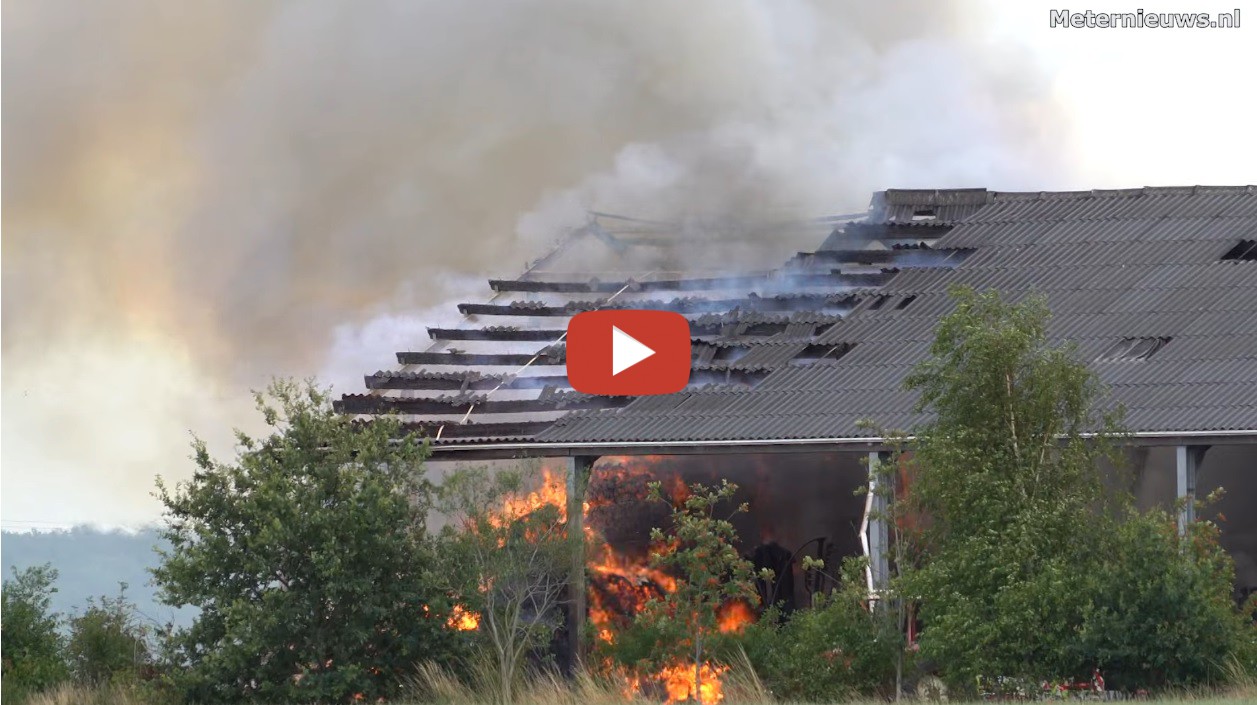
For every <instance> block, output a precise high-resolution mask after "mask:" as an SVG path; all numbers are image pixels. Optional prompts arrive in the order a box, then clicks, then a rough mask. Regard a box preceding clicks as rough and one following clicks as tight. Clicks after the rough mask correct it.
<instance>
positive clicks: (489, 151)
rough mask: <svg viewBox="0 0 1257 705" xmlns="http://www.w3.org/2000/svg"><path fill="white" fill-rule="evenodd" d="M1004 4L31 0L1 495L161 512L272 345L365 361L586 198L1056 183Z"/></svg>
mask: <svg viewBox="0 0 1257 705" xmlns="http://www.w3.org/2000/svg"><path fill="white" fill-rule="evenodd" d="M977 11H978V10H977V9H976V8H975V7H973V6H970V5H966V4H944V3H936V2H927V1H925V0H897V1H895V2H890V3H880V4H877V5H872V4H869V3H862V2H855V1H851V2H819V1H817V2H807V1H803V0H794V1H784V0H783V1H777V2H771V3H770V2H752V1H750V0H745V1H732V2H731V1H729V0H707V1H700V0H695V1H691V2H686V3H676V2H651V1H641V0H639V1H637V2H623V3H620V2H614V3H606V2H594V1H593V0H588V1H561V0H530V1H524V2H515V3H506V4H493V5H492V6H491V7H490V6H487V5H482V4H479V3H451V2H435V1H429V2H413V1H412V2H400V1H399V2H384V3H376V4H371V5H359V4H344V3H332V2H322V1H317V0H316V1H305V2H298V1H297V0H271V1H269V2H247V3H246V2H226V3H203V4H197V5H184V4H179V5H171V4H169V3H162V2H157V1H156V0H114V1H113V2H108V3H87V4H74V5H67V4H63V3H40V2H29V1H27V2H22V1H21V0H15V1H14V2H9V3H5V7H4V17H3V20H4V22H3V26H4V30H3V32H4V36H3V39H4V62H3V63H4V76H3V78H4V84H5V89H6V91H5V98H6V99H5V104H4V114H3V128H4V131H5V133H6V136H8V137H9V138H10V139H9V140H8V144H7V145H6V146H7V147H8V149H7V150H5V152H4V164H3V166H4V169H5V176H6V177H7V178H6V179H5V180H4V185H3V188H4V193H3V196H4V214H3V226H4V231H5V232H4V234H5V237H4V243H3V255H4V263H3V276H4V284H3V287H4V291H3V293H4V296H3V354H4V362H3V365H4V376H5V380H4V381H5V385H4V413H5V423H4V431H3V441H4V444H3V446H4V452H3V456H4V457H3V464H4V466H5V478H4V485H5V488H4V489H5V491H4V496H5V500H4V512H5V514H6V515H8V516H12V517H15V518H32V519H40V520H46V519H55V520H58V521H61V520H64V521H67V522H69V521H76V520H82V519H83V518H85V517H90V518H91V519H93V520H96V521H100V522H105V523H125V522H133V521H136V520H138V519H146V518H150V517H151V516H152V512H153V509H154V507H155V505H154V503H153V502H152V500H151V499H148V494H147V491H148V489H149V487H150V486H151V485H150V483H151V480H152V477H153V475H155V474H159V473H160V474H163V475H169V476H173V477H180V476H182V475H183V474H184V473H185V472H186V471H187V469H188V467H189V464H188V463H187V462H186V461H185V460H184V457H185V455H186V445H185V443H186V440H187V437H186V435H185V433H184V431H185V430H186V429H188V428H193V429H195V430H197V431H198V432H200V433H204V434H206V435H208V436H209V438H210V440H211V441H212V442H215V443H217V444H218V445H219V447H220V448H224V449H225V448H226V446H227V444H228V443H229V442H230V436H229V435H228V433H227V430H228V428H229V427H231V426H233V425H242V424H245V425H247V421H248V420H249V418H250V417H249V416H248V413H247V412H246V411H245V410H246V409H248V407H249V406H250V403H249V401H248V399H247V397H246V395H245V394H244V393H243V392H244V390H245V389H246V388H247V387H249V386H258V385H260V384H262V383H264V382H265V380H266V379H267V378H268V377H269V376H271V375H298V376H302V375H307V374H310V373H314V372H318V371H323V372H324V373H325V374H327V375H328V376H329V380H331V381H335V382H337V383H338V384H344V385H352V386H350V387H348V388H349V389H354V388H357V385H358V384H360V382H359V381H358V379H357V376H358V375H360V374H361V373H362V372H366V371H371V370H374V369H376V368H378V367H383V366H387V365H388V364H390V362H391V360H392V357H391V352H392V351H393V350H395V349H398V348H401V347H407V346H412V345H422V344H423V342H424V337H423V335H422V325H416V324H432V323H437V322H440V321H434V320H432V319H431V318H427V319H424V318H421V317H420V314H421V313H422V314H425V315H426V313H427V312H429V311H431V310H433V307H434V306H437V305H439V304H442V302H445V301H447V300H448V299H449V298H450V297H451V296H454V295H457V296H463V295H465V294H466V292H465V289H466V285H465V282H467V281H477V280H479V279H480V278H481V277H483V276H484V275H487V274H490V273H492V274H495V275H502V276H511V275H513V274H515V273H516V272H518V271H519V270H520V269H521V268H522V266H523V265H524V263H525V262H526V261H527V260H529V259H531V258H533V257H536V256H537V255H539V254H540V253H541V252H542V251H543V250H544V248H545V247H546V246H547V244H548V243H549V242H550V241H551V240H552V239H553V238H554V237H556V235H558V234H559V233H560V232H561V231H562V229H563V228H564V227H567V226H569V225H572V224H574V223H577V222H580V221H581V220H583V219H584V214H585V210H586V209H588V208H597V209H601V210H610V211H618V212H626V213H630V214H633V215H638V216H642V217H648V218H662V219H686V218H693V217H696V216H704V217H705V216H711V215H714V216H720V217H725V218H729V217H734V218H756V217H778V216H780V215H782V214H789V215H800V216H812V215H824V214H826V213H831V212H846V211H850V210H852V209H855V210H862V209H863V207H864V206H865V205H866V203H867V199H868V194H869V192H870V191H872V190H874V189H877V188H884V187H887V186H899V187H912V186H929V187H935V186H974V185H991V186H999V187H1002V188H1021V187H1031V186H1033V187H1034V188H1045V187H1050V186H1051V185H1052V184H1053V183H1054V182H1056V181H1057V180H1058V178H1059V175H1060V174H1063V173H1064V170H1063V168H1061V167H1060V166H1059V162H1057V161H1056V159H1057V157H1055V156H1054V155H1057V154H1059V153H1060V152H1059V144H1060V139H1061V138H1062V135H1060V134H1059V132H1058V131H1059V129H1060V128H1059V127H1058V126H1059V125H1061V124H1063V120H1061V118H1060V115H1059V113H1058V111H1057V109H1056V108H1055V106H1054V105H1053V103H1052V101H1051V99H1050V95H1049V91H1048V90H1047V87H1046V82H1044V81H1042V80H1041V79H1040V77H1039V76H1038V75H1037V73H1036V72H1035V70H1034V67H1033V65H1031V64H1030V63H1029V61H1028V60H1023V57H1021V56H1020V55H1018V54H1017V53H1015V52H1012V51H1011V50H1007V49H1003V48H1000V47H995V46H992V45H989V44H987V43H985V42H984V41H983V40H981V39H979V38H977V37H975V36H971V35H970V34H968V33H967V31H966V21H967V20H969V19H971V18H973V17H974V16H975V13H976V12H977ZM398 331H406V332H408V333H409V332H413V333H414V335H412V336H411V337H410V338H409V339H408V341H402V340H400V339H399V335H398ZM372 355H374V356H376V357H375V358H374V359H376V360H377V362H375V363H370V364H364V363H363V360H364V359H367V358H369V357H370V356H372Z"/></svg>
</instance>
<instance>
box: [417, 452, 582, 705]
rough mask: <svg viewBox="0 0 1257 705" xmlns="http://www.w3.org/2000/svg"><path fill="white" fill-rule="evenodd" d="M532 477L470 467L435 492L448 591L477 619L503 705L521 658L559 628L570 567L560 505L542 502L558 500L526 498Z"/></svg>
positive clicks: (535, 495)
mask: <svg viewBox="0 0 1257 705" xmlns="http://www.w3.org/2000/svg"><path fill="white" fill-rule="evenodd" d="M532 480H535V474H534V473H530V472H525V471H516V470H506V471H501V472H498V473H490V472H488V471H487V470H485V469H483V468H474V469H469V470H463V471H459V472H455V473H453V474H451V475H449V476H448V477H447V478H446V479H445V482H444V483H442V487H441V505H440V506H441V508H442V513H443V514H444V515H445V516H446V517H447V518H448V519H449V523H448V524H447V525H446V527H445V529H444V530H443V531H444V535H443V539H444V540H443V541H442V547H443V549H444V551H445V554H444V560H443V565H444V566H445V567H446V568H445V570H444V573H445V574H446V575H447V576H448V577H449V578H450V581H449V583H448V589H449V591H450V592H451V593H453V594H455V595H456V596H457V598H458V600H459V601H460V603H461V604H463V605H466V608H467V609H469V610H472V611H474V612H475V613H476V615H477V616H478V618H479V620H478V629H477V631H478V633H479V634H480V635H481V641H480V646H481V648H482V649H483V651H482V653H483V654H484V655H485V656H487V660H488V662H489V663H490V664H492V666H493V668H494V671H495V673H496V675H497V682H496V683H495V684H494V691H495V692H494V694H495V695H496V696H497V698H498V699H499V701H500V702H501V703H504V705H510V703H512V702H514V694H515V685H516V683H517V682H518V680H519V677H520V675H521V671H522V666H523V665H524V663H525V661H526V659H527V657H528V656H529V655H530V654H533V653H536V652H537V650H538V649H539V648H540V647H543V646H547V645H548V644H549V642H550V639H551V638H552V637H553V635H554V633H555V630H556V629H557V628H558V627H559V625H560V624H561V623H562V619H563V615H562V613H561V611H560V609H559V608H560V606H561V605H562V604H563V603H564V599H565V595H566V590H565V588H566V586H567V584H568V581H569V578H570V575H571V570H572V562H571V553H570V548H571V547H570V545H569V543H568V538H567V530H566V506H563V505H562V504H561V501H559V502H556V501H548V500H562V499H563V498H562V497H558V496H555V497H549V498H546V497H541V496H540V495H539V494H538V493H529V492H528V488H530V487H532V486H534V485H535V483H534V482H532ZM545 489H546V488H544V487H543V488H542V490H541V492H544V491H545ZM534 500H536V501H534Z"/></svg>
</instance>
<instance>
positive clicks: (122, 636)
mask: <svg viewBox="0 0 1257 705" xmlns="http://www.w3.org/2000/svg"><path fill="white" fill-rule="evenodd" d="M151 636H152V630H151V629H150V628H149V626H148V625H146V624H144V623H143V622H141V621H140V619H139V615H138V614H137V613H136V609H135V605H134V604H132V603H131V602H130V601H128V600H127V598H126V584H125V583H124V584H123V585H122V587H121V589H120V590H119V591H118V596H117V597H101V598H100V600H99V601H97V600H94V599H89V600H88V604H87V608H86V609H85V610H84V611H83V612H82V614H79V615H77V616H75V617H73V618H71V619H70V639H69V642H68V643H67V644H66V656H67V658H68V660H69V663H70V668H71V670H72V671H73V673H74V677H75V680H77V681H79V682H80V683H83V684H87V685H101V684H104V683H109V682H112V681H114V680H115V679H119V678H122V679H126V680H134V679H135V678H136V677H138V676H139V671H140V668H141V667H142V666H144V665H146V664H148V663H149V660H150V649H149V640H150V637H151Z"/></svg>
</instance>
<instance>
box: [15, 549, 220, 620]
mask: <svg viewBox="0 0 1257 705" xmlns="http://www.w3.org/2000/svg"><path fill="white" fill-rule="evenodd" d="M159 543H161V539H160V537H159V536H158V534H157V531H156V530H154V529H147V530H145V531H141V532H139V533H128V532H125V531H98V530H96V529H89V528H85V527H78V528H75V529H71V530H69V531H41V532H31V533H13V532H8V531H6V532H4V533H3V534H2V535H0V561H2V562H3V565H4V577H5V579H6V580H7V579H9V578H11V577H12V576H13V568H14V567H16V568H17V569H19V570H22V569H25V568H28V567H30V566H34V565H42V564H44V563H51V564H52V567H53V568H56V569H57V570H58V571H59V572H60V573H61V576H60V578H59V579H58V580H57V590H58V591H57V593H56V594H55V595H53V609H54V610H56V611H58V612H62V613H64V614H67V615H69V614H73V613H75V612H77V611H80V610H81V609H82V608H83V607H84V606H85V605H86V604H87V598H89V597H100V596H101V595H109V596H114V595H117V594H118V583H120V582H124V583H126V584H127V597H128V598H129V599H130V600H131V602H134V603H135V605H136V606H137V607H138V608H139V610H140V612H141V613H142V614H143V615H145V616H147V617H149V618H151V619H153V620H155V621H156V622H158V623H159V624H166V623H167V622H174V623H175V624H176V625H187V624H190V623H191V621H192V618H193V616H194V615H195V611H193V610H191V609H188V608H184V609H182V610H174V609H172V608H170V607H167V606H166V605H163V604H160V603H159V602H157V599H156V588H154V587H153V585H152V576H151V575H150V574H149V572H148V569H149V568H152V567H154V566H156V565H157V563H158V558H159V557H158V555H157V553H156V550H155V549H156V547H157V546H158V544H159Z"/></svg>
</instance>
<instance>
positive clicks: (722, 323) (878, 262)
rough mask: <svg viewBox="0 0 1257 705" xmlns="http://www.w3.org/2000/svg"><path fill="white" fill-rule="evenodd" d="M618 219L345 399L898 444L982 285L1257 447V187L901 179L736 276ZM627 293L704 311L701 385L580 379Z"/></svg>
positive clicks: (654, 429) (436, 411)
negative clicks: (940, 343)
mask: <svg viewBox="0 0 1257 705" xmlns="http://www.w3.org/2000/svg"><path fill="white" fill-rule="evenodd" d="M608 222H611V221H608V220H607V216H605V215H602V214H598V216H597V217H594V218H591V220H590V222H589V224H588V225H587V226H586V227H584V228H581V229H579V230H577V231H575V232H574V233H573V234H571V235H570V236H569V237H568V238H567V239H566V240H564V241H563V242H562V243H560V245H559V247H558V248H556V250H555V251H554V252H552V253H550V254H549V255H547V256H546V257H544V258H542V259H541V260H539V261H538V262H536V263H534V265H533V266H532V267H530V268H529V270H528V271H526V272H525V273H524V274H523V275H522V276H520V277H519V278H518V279H514V280H491V281H490V287H491V288H492V290H493V291H494V292H495V294H494V296H493V298H492V299H491V300H490V301H489V302H488V303H466V304H462V305H460V306H459V310H460V312H461V313H462V314H464V320H463V322H462V323H461V324H459V325H458V326H457V327H454V328H430V329H429V334H430V336H431V338H432V341H433V342H432V344H431V345H429V346H427V347H426V348H425V349H424V350H422V351H404V352H399V353H397V361H398V363H399V365H400V367H399V368H397V369H393V370H389V371H380V372H376V373H374V374H371V375H368V376H367V377H366V385H367V388H368V390H369V393H367V394H347V395H344V396H343V397H342V399H341V400H340V402H339V403H338V408H339V409H340V410H341V411H343V412H345V413H349V414H354V415H358V416H360V417H361V418H364V419H366V418H370V417H371V416H373V415H376V414H382V413H398V414H401V415H402V418H403V420H404V421H405V423H406V424H407V426H408V427H409V428H410V429H412V430H415V431H417V432H419V433H420V434H422V435H424V436H426V437H428V438H430V439H432V444H433V448H434V449H435V450H436V451H437V452H438V453H441V454H448V455H452V456H457V457H464V456H473V455H474V456H479V457H515V456H521V455H543V456H544V455H569V454H578V453H579V454H632V453H651V452H696V451H699V450H702V451H703V452H718V451H720V450H732V449H740V450H749V449H759V450H769V449H774V448H782V447H787V446H789V447H794V448H798V447H803V446H811V447H815V446H818V445H829V446H842V445H852V444H855V445H864V446H867V445H870V444H876V443H877V442H878V441H879V440H880V439H876V438H874V437H873V436H875V435H876V431H873V430H871V429H870V428H868V427H867V426H866V424H864V423H863V422H864V421H866V420H871V421H874V422H876V424H878V425H879V426H881V427H882V428H899V429H909V428H911V427H912V426H913V425H914V424H916V423H918V422H919V421H921V418H920V417H919V415H918V414H916V413H914V411H913V406H914V404H915V401H916V397H915V395H914V394H913V393H910V392H907V391H904V390H903V389H902V383H903V379H904V377H905V376H906V375H907V374H908V372H909V371H910V370H911V368H912V366H913V365H914V364H916V363H917V362H919V361H920V360H922V359H924V358H925V357H926V356H927V355H928V348H929V345H930V342H931V340H932V338H933V332H934V329H935V327H936V325H937V323H938V321H939V318H940V317H941V316H943V315H944V314H946V313H947V312H949V311H950V310H951V307H952V303H951V301H950V299H949V296H948V294H947V289H948V288H949V287H950V286H952V285H954V284H963V285H968V286H972V287H974V288H977V289H989V288H993V289H998V290H1000V291H1001V292H1004V293H1005V294H1006V295H1008V296H1011V297H1014V298H1020V297H1022V296H1024V295H1026V294H1029V293H1040V294H1043V295H1045V296H1046V297H1047V300H1048V304H1049V306H1050V308H1051V310H1052V314H1053V317H1052V321H1051V325H1050V327H1049V336H1050V337H1051V338H1052V339H1053V340H1054V341H1067V340H1068V341H1073V342H1074V343H1076V344H1077V346H1078V353H1079V355H1080V356H1081V358H1082V359H1083V360H1085V361H1086V362H1088V363H1089V364H1091V365H1092V367H1093V368H1094V369H1095V370H1096V371H1097V372H1098V373H1099V376H1100V378H1101V380H1102V381H1103V382H1105V383H1106V384H1107V385H1109V387H1110V389H1111V390H1112V394H1113V396H1114V398H1115V400H1116V401H1120V402H1121V403H1123V404H1124V405H1125V407H1126V412H1127V415H1126V423H1127V426H1128V427H1129V428H1130V429H1131V431H1132V432H1133V433H1134V438H1136V439H1144V440H1145V441H1146V442H1155V443H1157V444H1161V443H1171V442H1183V439H1193V440H1192V441H1191V442H1196V443H1222V442H1257V187H1254V186H1244V187H1200V186H1197V187H1184V188H1143V189H1130V190H1111V191H1082V192H1041V193H1007V192H994V191H987V190H986V189H953V190H888V191H885V192H879V193H876V194H874V197H873V201H872V204H871V205H870V208H869V211H868V212H867V213H866V214H860V215H859V216H836V217H834V218H831V219H821V220H818V221H810V222H808V223H782V224H778V225H777V226H775V227H777V228H780V229H781V230H782V231H785V230H787V229H788V230H791V231H792V232H793V233H794V234H796V235H797V234H798V233H800V232H803V233H807V232H812V233H815V234H814V236H813V237H814V240H813V242H815V241H816V240H822V241H821V242H820V244H819V246H818V247H816V248H815V249H814V250H810V251H806V252H799V253H797V254H796V255H794V256H793V257H790V258H789V259H787V260H786V261H785V262H783V263H782V264H781V265H780V266H778V267H775V268H773V269H771V270H766V271H745V270H744V271H737V272H732V273H731V272H729V271H722V272H716V273H713V272H699V271H696V269H697V268H695V267H688V268H686V271H685V272H676V271H665V270H664V269H662V268H660V267H657V266H655V265H654V264H652V259H651V257H649V256H645V257H643V256H641V253H642V252H658V251H660V250H669V248H672V250H671V251H670V252H669V256H670V257H672V258H673V259H675V258H677V256H678V255H677V251H676V248H678V247H680V246H689V247H694V248H696V249H698V250H700V251H701V250H702V248H714V247H721V246H722V243H721V242H720V241H715V242H710V241H708V242H693V241H688V242H685V243H682V244H678V243H677V242H676V240H675V239H673V240H669V239H668V237H667V232H668V231H667V226H666V225H665V224H659V223H645V222H642V221H629V220H628V219H623V220H621V221H614V223H618V225H619V226H620V227H619V228H618V229H617V228H616V227H613V226H611V225H607V223H608ZM626 222H627V223H629V224H631V225H632V227H624V226H625V223H626ZM826 233H827V235H826ZM757 235H762V233H750V236H751V237H752V239H753V238H754V237H756V236H757ZM591 247H593V248H596V249H599V250H601V251H602V252H603V254H606V255H607V258H604V259H603V260H602V262H604V263H605V262H608V261H609V262H611V263H612V264H613V266H611V267H610V268H609V269H599V270H598V271H597V272H589V271H584V272H573V271H571V269H570V268H569V269H566V270H563V266H564V265H562V264H561V262H562V261H563V255H564V254H570V253H572V252H575V251H579V250H580V249H581V248H585V249H586V251H588V248H591ZM576 259H578V260H580V259H583V257H577V258H576ZM658 259H659V258H656V260H658ZM681 259H682V260H684V259H685V258H681ZM708 261H710V257H709V258H708ZM643 263H647V264H643ZM646 267H649V268H646ZM560 270H563V271H560ZM686 272H688V274H687V273H686ZM606 308H637V309H657V310H667V311H676V312H680V313H682V314H685V315H686V317H687V318H689V320H690V323H691V334H692V336H693V341H692V342H693V350H694V356H693V363H692V373H691V380H690V385H689V386H688V387H687V388H686V389H685V390H684V391H682V392H679V393H677V394H672V395H666V396H653V397H638V398H627V397H592V396H588V395H584V394H580V393H577V392H575V391H573V390H572V389H571V388H570V387H569V386H568V384H567V378H566V376H565V367H564V363H565V357H564V355H565V350H564V345H563V337H564V333H565V330H566V326H567V321H568V320H569V319H570V317H571V316H573V315H575V314H576V313H578V312H581V311H587V310H593V309H606Z"/></svg>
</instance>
